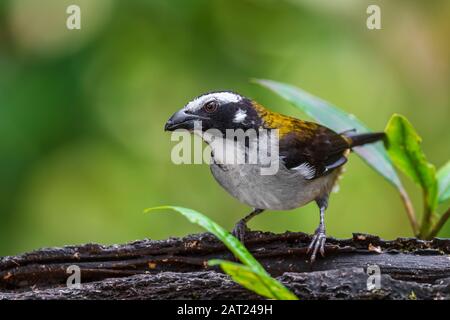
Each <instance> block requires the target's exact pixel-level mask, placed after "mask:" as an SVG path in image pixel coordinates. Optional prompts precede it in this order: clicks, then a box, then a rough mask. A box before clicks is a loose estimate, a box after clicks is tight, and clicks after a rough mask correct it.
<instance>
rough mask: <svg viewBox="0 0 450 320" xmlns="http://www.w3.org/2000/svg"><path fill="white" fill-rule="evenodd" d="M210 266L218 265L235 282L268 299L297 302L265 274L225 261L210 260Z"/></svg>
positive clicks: (283, 287) (281, 286) (293, 296)
mask: <svg viewBox="0 0 450 320" xmlns="http://www.w3.org/2000/svg"><path fill="white" fill-rule="evenodd" d="M208 264H209V265H210V266H214V265H220V267H221V268H222V270H223V271H224V272H225V273H226V274H228V275H229V276H230V277H231V278H232V279H233V280H234V281H235V282H237V283H239V284H240V285H242V286H243V287H245V288H247V289H249V290H252V291H254V292H256V293H257V294H259V295H261V296H264V297H266V298H269V299H277V300H298V298H297V297H296V296H295V295H294V294H292V292H290V291H289V290H288V289H286V287H285V286H283V285H282V284H281V283H280V282H278V281H277V280H275V279H274V278H272V277H270V276H268V275H267V274H265V273H264V274H259V273H256V272H254V271H253V270H252V269H251V268H249V267H247V266H245V265H242V264H239V263H235V262H230V261H225V260H210V261H208Z"/></svg>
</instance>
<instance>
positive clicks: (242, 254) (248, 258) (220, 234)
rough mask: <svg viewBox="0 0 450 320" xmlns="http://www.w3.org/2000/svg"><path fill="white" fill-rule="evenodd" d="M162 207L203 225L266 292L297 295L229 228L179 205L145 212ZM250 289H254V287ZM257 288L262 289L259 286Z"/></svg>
mask: <svg viewBox="0 0 450 320" xmlns="http://www.w3.org/2000/svg"><path fill="white" fill-rule="evenodd" d="M161 209H170V210H175V211H177V212H179V213H181V214H182V215H183V216H185V217H186V218H187V219H188V220H189V221H191V222H192V223H195V224H198V225H199V226H201V227H203V228H204V229H206V230H207V231H209V232H211V233H212V234H214V235H215V236H216V237H217V238H219V240H220V241H222V242H223V244H225V246H226V247H227V248H228V249H229V250H230V251H231V252H232V253H233V254H234V255H235V256H236V257H237V258H238V259H239V260H240V261H241V262H242V263H243V264H244V265H245V267H247V268H248V269H249V270H250V271H251V272H253V273H254V274H255V275H257V276H258V277H259V278H260V279H261V282H262V284H261V285H263V286H265V287H266V292H267V291H271V290H273V293H272V296H273V298H275V299H287V297H288V293H289V294H290V295H291V297H292V296H293V297H295V295H294V294H292V293H291V292H290V291H289V290H288V289H286V287H284V286H283V285H282V284H281V283H279V282H278V281H277V280H275V279H273V278H272V277H271V276H270V275H269V274H268V273H267V271H266V270H265V269H264V268H263V266H262V265H261V264H260V263H259V262H258V261H257V260H256V259H255V258H254V257H253V256H252V254H251V253H250V252H249V251H248V250H247V249H246V248H245V247H244V245H243V244H242V243H241V242H240V241H239V240H238V239H237V238H235V237H234V236H233V235H232V234H231V233H229V232H228V231H227V230H225V229H224V228H222V227H221V226H220V225H218V224H217V223H215V222H214V221H212V220H211V219H209V218H208V217H206V216H205V215H203V214H201V213H200V212H197V211H195V210H192V209H189V208H183V207H177V206H161V207H155V208H148V209H146V210H145V211H144V212H149V211H153V210H161ZM213 263H214V261H213ZM221 265H222V264H221ZM227 270H231V267H227ZM224 271H225V270H224ZM225 272H227V271H225ZM230 272H231V271H230ZM230 275H231V274H230ZM231 276H232V275H231ZM232 277H233V276H232ZM236 282H237V281H236ZM238 283H240V282H238ZM249 289H251V290H253V289H252V288H249ZM257 289H258V290H261V289H260V288H259V287H258V288H257ZM255 292H256V291H255ZM257 293H258V292H257ZM265 296H267V295H265ZM295 298H296V297H295Z"/></svg>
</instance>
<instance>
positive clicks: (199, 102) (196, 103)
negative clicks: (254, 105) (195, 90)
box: [184, 92, 242, 112]
mask: <svg viewBox="0 0 450 320" xmlns="http://www.w3.org/2000/svg"><path fill="white" fill-rule="evenodd" d="M211 100H216V101H218V102H219V103H221V104H226V103H237V102H239V101H241V100H242V97H241V96H240V95H238V94H235V93H232V92H214V93H208V94H205V95H203V96H200V97H198V98H196V99H194V100H192V101H191V102H189V103H188V104H187V105H186V106H185V107H184V109H185V110H188V111H192V112H195V111H197V110H199V109H200V108H201V107H203V105H204V104H205V103H206V102H208V101H211Z"/></svg>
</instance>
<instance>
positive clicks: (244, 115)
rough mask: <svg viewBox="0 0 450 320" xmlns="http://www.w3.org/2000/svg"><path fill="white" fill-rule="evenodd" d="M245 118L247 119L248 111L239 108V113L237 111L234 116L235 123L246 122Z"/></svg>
mask: <svg viewBox="0 0 450 320" xmlns="http://www.w3.org/2000/svg"><path fill="white" fill-rule="evenodd" d="M245 118H247V111H245V110H242V109H240V108H239V109H238V111H236V113H235V114H234V118H233V122H234V123H241V122H242V121H244V120H245Z"/></svg>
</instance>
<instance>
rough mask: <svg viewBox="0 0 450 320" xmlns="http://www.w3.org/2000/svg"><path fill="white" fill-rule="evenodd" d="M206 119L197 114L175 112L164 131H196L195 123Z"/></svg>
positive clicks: (182, 111)
mask: <svg viewBox="0 0 450 320" xmlns="http://www.w3.org/2000/svg"><path fill="white" fill-rule="evenodd" d="M205 119H206V118H203V117H200V116H197V115H195V114H190V113H186V112H185V111H184V110H180V111H177V112H175V113H174V114H173V115H172V116H171V117H170V119H169V120H167V122H166V125H165V126H164V131H174V130H176V129H187V130H193V129H194V122H195V121H200V120H205Z"/></svg>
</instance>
